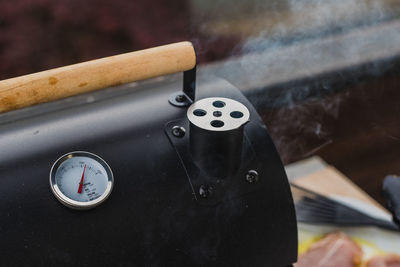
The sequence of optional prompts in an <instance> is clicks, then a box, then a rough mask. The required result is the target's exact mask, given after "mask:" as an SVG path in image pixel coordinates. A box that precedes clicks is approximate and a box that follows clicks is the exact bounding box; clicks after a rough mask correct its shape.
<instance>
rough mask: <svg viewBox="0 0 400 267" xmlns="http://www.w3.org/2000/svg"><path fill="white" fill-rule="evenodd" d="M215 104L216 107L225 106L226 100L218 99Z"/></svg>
mask: <svg viewBox="0 0 400 267" xmlns="http://www.w3.org/2000/svg"><path fill="white" fill-rule="evenodd" d="M213 106H214V107H216V108H223V107H225V102H224V101H221V100H217V101H214V102H213Z"/></svg>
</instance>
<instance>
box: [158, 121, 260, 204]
mask: <svg viewBox="0 0 400 267" xmlns="http://www.w3.org/2000/svg"><path fill="white" fill-rule="evenodd" d="M177 126H179V127H180V128H183V129H186V130H185V134H184V135H177V134H175V135H174V129H177V128H176V127H177ZM188 129H189V121H188V120H187V119H181V120H176V121H171V122H169V123H167V125H166V126H165V133H166V134H167V136H168V138H169V140H170V142H171V144H172V146H173V147H174V148H175V150H176V152H177V154H178V156H179V159H180V161H181V163H182V166H183V168H184V169H185V172H186V174H187V176H188V180H189V183H190V186H191V188H192V190H193V196H194V198H195V200H197V201H198V202H199V203H200V204H204V205H215V204H217V203H219V202H220V201H222V200H223V199H225V198H235V197H238V196H240V195H243V194H246V193H250V192H254V191H256V190H258V189H260V188H261V187H262V185H263V183H264V181H261V180H260V181H258V182H257V183H254V184H251V183H249V182H248V181H246V174H247V172H248V170H251V169H255V168H257V162H258V161H257V160H256V155H255V152H254V149H253V147H252V145H251V143H250V140H249V139H248V138H247V136H246V135H245V136H244V140H243V153H242V160H241V166H240V168H239V170H238V171H237V172H236V174H235V176H231V177H225V178H218V177H210V176H208V175H207V174H206V173H205V172H204V171H203V170H201V168H199V167H198V166H197V165H196V162H195V161H194V160H193V158H192V156H191V153H190V147H189V143H190V142H189V134H190V133H189V131H188ZM208 189H210V191H209V192H207V190H208ZM205 190H206V191H205Z"/></svg>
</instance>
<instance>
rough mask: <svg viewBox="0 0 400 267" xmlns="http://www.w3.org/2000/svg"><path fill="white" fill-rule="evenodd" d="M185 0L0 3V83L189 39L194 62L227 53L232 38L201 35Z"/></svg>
mask: <svg viewBox="0 0 400 267" xmlns="http://www.w3.org/2000/svg"><path fill="white" fill-rule="evenodd" d="M189 9H190V7H189V6H188V1H185V0H152V1H147V0H135V1H126V0H114V1H107V0H86V1H78V0H59V1H51V0H35V1H32V0H14V1H9V0H0V79H6V78H11V77H14V76H18V75H23V74H28V73H32V72H37V71H42V70H46V69H50V68H54V67H59V66H64V65H68V64H73V63H78V62H82V61H86V60H90V59H95V58H100V57H105V56H110V55H115V54H120V53H125V52H130V51H134V50H139V49H144V48H149V47H153V46H157V45H163V44H167V43H171V42H177V41H182V40H190V41H192V42H193V43H194V45H195V46H196V51H197V54H198V60H199V62H206V61H213V60H217V59H221V58H223V57H226V56H228V55H230V53H231V51H232V48H233V47H234V46H235V45H236V43H237V38H235V37H234V36H205V35H204V34H201V33H200V32H199V30H198V29H199V27H200V26H201V25H194V24H193V22H192V21H191V17H190V10H189Z"/></svg>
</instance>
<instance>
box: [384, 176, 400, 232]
mask: <svg viewBox="0 0 400 267" xmlns="http://www.w3.org/2000/svg"><path fill="white" fill-rule="evenodd" d="M382 190H383V197H384V198H385V200H386V205H387V207H388V208H389V210H390V211H391V212H392V214H393V220H394V221H395V222H396V223H397V225H398V226H399V227H400V178H399V177H398V176H395V175H389V176H387V177H385V179H384V180H383V189H382Z"/></svg>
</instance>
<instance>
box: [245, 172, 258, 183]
mask: <svg viewBox="0 0 400 267" xmlns="http://www.w3.org/2000/svg"><path fill="white" fill-rule="evenodd" d="M246 182H248V183H249V184H255V183H257V182H258V172H256V171H255V170H250V171H248V172H247V174H246Z"/></svg>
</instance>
